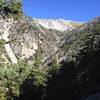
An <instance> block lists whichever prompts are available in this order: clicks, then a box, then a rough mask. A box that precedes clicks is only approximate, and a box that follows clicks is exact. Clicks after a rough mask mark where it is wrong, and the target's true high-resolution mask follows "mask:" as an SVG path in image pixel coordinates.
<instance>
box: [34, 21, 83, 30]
mask: <svg viewBox="0 0 100 100" xmlns="http://www.w3.org/2000/svg"><path fill="white" fill-rule="evenodd" d="M34 20H35V21H37V22H38V23H39V24H41V25H42V26H44V27H45V28H47V29H56V30H59V31H68V30H73V29H75V28H77V27H80V26H81V25H82V24H83V23H81V22H74V21H70V20H64V19H34Z"/></svg>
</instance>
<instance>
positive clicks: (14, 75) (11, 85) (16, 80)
mask: <svg viewBox="0 0 100 100" xmlns="http://www.w3.org/2000/svg"><path fill="white" fill-rule="evenodd" d="M32 76H33V77H32ZM29 78H31V79H32V80H34V81H33V84H34V85H35V86H37V87H39V86H45V85H46V81H47V72H46V71H45V70H43V69H40V68H39V67H36V66H34V65H30V64H28V63H27V62H26V61H24V60H23V61H19V63H18V64H0V88H1V89H0V100H6V99H7V98H10V100H11V99H12V98H13V97H14V96H15V97H19V95H20V86H21V85H22V84H23V82H24V81H25V80H26V79H29Z"/></svg>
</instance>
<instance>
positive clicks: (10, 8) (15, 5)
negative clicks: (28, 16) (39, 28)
mask: <svg viewBox="0 0 100 100" xmlns="http://www.w3.org/2000/svg"><path fill="white" fill-rule="evenodd" d="M0 8H1V10H5V12H6V13H9V12H10V13H13V14H17V15H18V16H21V15H22V0H7V1H6V0H1V1H0Z"/></svg>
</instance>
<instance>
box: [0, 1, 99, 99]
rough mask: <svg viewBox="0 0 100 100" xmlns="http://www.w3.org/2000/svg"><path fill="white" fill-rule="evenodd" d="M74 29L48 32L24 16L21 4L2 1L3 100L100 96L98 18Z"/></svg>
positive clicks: (0, 57)
mask: <svg viewBox="0 0 100 100" xmlns="http://www.w3.org/2000/svg"><path fill="white" fill-rule="evenodd" d="M16 16H17V17H16ZM19 16H20V17H19ZM15 18H16V19H17V20H15ZM71 24H73V23H71ZM74 26H75V28H73V29H68V30H66V31H60V30H56V29H47V28H45V27H43V26H42V25H40V24H39V23H38V22H37V21H36V20H34V19H32V18H30V17H27V16H25V15H24V14H23V12H22V1H21V0H1V1H0V100H87V97H89V96H91V95H94V94H96V93H100V78H99V76H100V17H97V18H95V19H93V20H91V21H89V22H87V23H84V24H83V23H82V24H81V25H79V24H78V26H77V25H76V24H74Z"/></svg>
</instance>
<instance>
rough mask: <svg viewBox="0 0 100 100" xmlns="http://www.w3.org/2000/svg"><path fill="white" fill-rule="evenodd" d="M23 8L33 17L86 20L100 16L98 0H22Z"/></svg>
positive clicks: (99, 1)
mask: <svg viewBox="0 0 100 100" xmlns="http://www.w3.org/2000/svg"><path fill="white" fill-rule="evenodd" d="M23 10H24V12H25V14H27V15H28V16H31V17H33V18H54V19H55V18H57V19H58V18H63V19H67V20H74V21H88V20H89V19H92V18H95V17H96V16H100V0H23Z"/></svg>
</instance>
